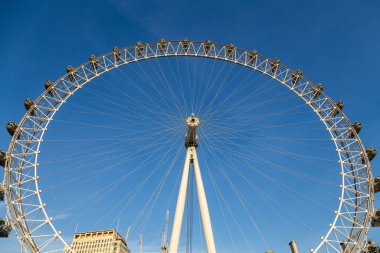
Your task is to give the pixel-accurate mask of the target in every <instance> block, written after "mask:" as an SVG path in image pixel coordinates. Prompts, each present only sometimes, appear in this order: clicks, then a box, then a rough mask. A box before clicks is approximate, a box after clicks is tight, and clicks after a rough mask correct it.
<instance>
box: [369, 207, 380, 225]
mask: <svg viewBox="0 0 380 253" xmlns="http://www.w3.org/2000/svg"><path fill="white" fill-rule="evenodd" d="M371 226H372V227H380V209H378V210H376V212H375V214H374V215H373V216H372V220H371Z"/></svg>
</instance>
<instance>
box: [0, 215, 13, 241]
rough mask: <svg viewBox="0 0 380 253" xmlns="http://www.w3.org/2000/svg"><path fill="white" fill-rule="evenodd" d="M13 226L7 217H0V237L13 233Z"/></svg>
mask: <svg viewBox="0 0 380 253" xmlns="http://www.w3.org/2000/svg"><path fill="white" fill-rule="evenodd" d="M11 231H12V228H11V226H10V225H9V224H8V222H7V220H6V219H4V218H3V219H0V237H2V238H7V237H8V236H9V234H10V233H11Z"/></svg>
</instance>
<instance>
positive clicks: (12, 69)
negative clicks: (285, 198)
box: [0, 0, 380, 253]
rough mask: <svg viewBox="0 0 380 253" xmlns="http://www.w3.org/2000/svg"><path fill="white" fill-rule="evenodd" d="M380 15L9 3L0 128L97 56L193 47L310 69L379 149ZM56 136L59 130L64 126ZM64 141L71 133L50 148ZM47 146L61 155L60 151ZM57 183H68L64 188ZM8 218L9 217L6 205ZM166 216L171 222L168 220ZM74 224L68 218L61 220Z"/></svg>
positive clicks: (279, 4)
mask: <svg viewBox="0 0 380 253" xmlns="http://www.w3.org/2000/svg"><path fill="white" fill-rule="evenodd" d="M379 12H380V3H379V2H377V1H365V2H364V1H334V2H332V1H313V2H311V1H261V2H259V1H133V2H132V1H116V0H115V1H107V2H106V1H82V2H79V1H38V2H37V1H36V2H30V1H19V2H14V3H11V2H6V3H5V2H4V3H2V5H1V8H0V35H1V39H0V53H1V54H0V55H1V58H0V66H1V68H0V76H1V81H0V87H1V94H2V96H1V102H0V103H1V108H2V110H1V113H0V125H4V126H5V124H6V122H7V121H9V120H13V121H16V122H17V121H19V120H20V119H21V117H22V115H23V114H24V112H25V111H24V108H23V104H22V103H23V101H24V99H25V98H26V97H31V98H33V99H35V98H37V97H38V96H39V94H40V93H41V92H42V91H43V82H44V81H45V80H46V79H52V80H55V79H56V78H58V77H59V76H60V75H62V74H63V73H64V72H65V68H66V66H67V65H73V66H76V65H79V64H81V63H83V62H84V61H86V60H87V58H88V56H89V55H90V54H92V53H94V54H96V55H100V54H103V53H105V52H108V51H110V50H111V49H112V47H113V46H115V45H117V46H119V47H123V46H127V45H133V44H134V43H136V41H143V42H149V41H157V40H159V39H160V38H165V39H166V40H178V39H182V38H184V37H187V38H189V39H192V40H206V39H211V40H213V41H215V42H220V43H226V44H227V43H234V44H235V45H236V46H238V47H241V48H246V49H257V50H258V51H259V52H260V53H262V54H263V55H266V56H268V57H278V58H280V59H281V61H282V62H283V63H284V64H285V65H287V66H289V67H291V68H294V69H296V68H301V69H302V70H303V73H304V75H305V76H307V77H308V78H309V79H311V80H313V81H314V82H321V83H323V84H324V85H325V91H326V92H327V94H329V96H330V97H332V98H333V99H334V100H338V99H342V100H344V102H345V108H344V111H345V113H346V115H347V116H348V117H349V118H350V119H351V120H352V121H361V122H362V123H363V125H364V128H363V130H362V132H361V133H360V136H361V138H362V140H363V142H364V144H365V146H375V147H379V146H380V145H379V144H380V133H379V131H378V129H379V127H380V112H379V111H378V108H379V105H380V86H379V77H378V76H379V67H378V66H379V63H378V62H379V58H380V44H379V41H380V32H379V26H380V15H379V14H378V13H379ZM126 71H128V70H126ZM126 73H128V72H126ZM109 78H110V79H109V80H112V78H114V77H112V76H111V77H109ZM136 80H137V79H136ZM97 84H100V86H101V84H102V83H101V82H99V83H97ZM94 87H95V86H94ZM100 91H101V90H100ZM86 94H87V95H88V94H89V93H83V94H82V95H86ZM78 101H79V100H78ZM69 108H70V107H68V109H69ZM70 109H75V106H73V107H72V108H70ZM275 109H276V107H273V108H272V110H275ZM67 112H69V111H67ZM65 115H66V116H67V115H68V114H65V113H64V112H63V114H62V120H65V119H67V118H64V117H65ZM312 116H314V115H312ZM76 117H77V118H79V114H78V115H77V116H76ZM308 119H309V118H308ZM83 120H87V121H86V122H87V123H88V122H91V120H90V119H83ZM108 120H109V119H108ZM108 123H109V122H108ZM61 126H62V125H61ZM56 127H57V129H60V128H59V127H60V125H58V124H57V126H56ZM52 129H54V128H52ZM65 134H69V131H68V130H67V132H63V133H62V135H61V136H60V135H54V134H53V133H52V134H51V135H47V136H46V138H47V139H49V138H51V139H58V138H60V137H62V136H64V135H65ZM79 134H80V133H78V135H79ZM272 134H274V135H275V134H276V133H272ZM326 136H327V135H325V137H326ZM66 137H67V136H66ZM305 137H306V135H305ZM0 140H1V141H0V148H1V149H7V147H8V143H9V141H10V137H9V135H8V133H7V132H6V130H5V127H4V128H3V131H0ZM181 141H182V140H181ZM271 144H272V143H271ZM329 144H330V143H329ZM47 145H50V146H47V147H52V148H53V147H54V145H55V144H47ZM327 146H328V145H327ZM68 150H69V149H67V150H66V151H68ZM334 155H335V154H332V156H333V157H334ZM57 157H58V156H57ZM329 158H330V156H329ZM181 163H182V162H178V164H179V166H181ZM372 164H373V170H374V174H375V175H380V168H379V165H380V163H379V161H376V160H375V161H374V162H373V163H372ZM205 174H206V173H205ZM114 176H115V177H116V176H118V174H117V172H116V174H115V175H114ZM64 180H68V175H66V177H64ZM51 182H56V183H57V184H58V183H62V182H59V180H57V179H52V181H51ZM46 187H49V183H48V182H47V183H46ZM298 190H301V189H298ZM210 191H212V189H211V188H210ZM83 194H85V192H84V193H83ZM111 200H114V199H110V201H111ZM57 206H58V205H57ZM377 207H378V208H380V199H379V196H377ZM52 212H54V210H52ZM0 214H2V215H5V208H4V206H3V205H2V204H0ZM70 215H72V216H74V215H73V214H72V213H71V214H70ZM92 215H95V214H94V213H92ZM157 216H158V217H163V215H161V213H159V214H157ZM91 217H92V216H91ZM65 218H67V217H63V215H62V217H61V219H62V220H64V219H65ZM70 218H73V217H70ZM73 219H74V218H73ZM218 219H219V220H217V221H215V223H216V224H219V223H222V222H221V219H222V218H221V217H218ZM74 220H75V219H74ZM160 222H162V220H160V221H159V223H160ZM326 222H327V221H326ZM84 223H85V222H84ZM74 224H75V222H74ZM113 225H114V224H113ZM311 225H313V222H312V223H311ZM216 226H217V225H216ZM126 227H128V224H124V225H123V226H122V232H123V233H124V232H125V230H126ZM85 228H86V227H85V226H84V228H83V229H85ZM378 230H379V229H378ZM281 232H282V231H281ZM371 236H372V237H373V238H376V237H377V238H379V237H380V232H379V231H375V232H373V233H372V234H371ZM148 238H149V237H148ZM283 239H284V240H288V238H286V237H285V238H283ZM147 244H149V243H148V242H147ZM15 245H16V241H15V239H14V236H13V235H12V236H11V238H10V239H8V240H0V251H1V252H3V249H4V252H7V253H8V252H9V253H14V252H18V248H17V246H15ZM285 246H286V245H285ZM260 249H261V247H260ZM135 250H137V249H135ZM261 251H262V250H261Z"/></svg>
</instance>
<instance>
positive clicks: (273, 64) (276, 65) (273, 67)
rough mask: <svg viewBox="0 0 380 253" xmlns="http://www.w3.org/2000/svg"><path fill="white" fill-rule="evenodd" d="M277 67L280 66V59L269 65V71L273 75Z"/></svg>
mask: <svg viewBox="0 0 380 253" xmlns="http://www.w3.org/2000/svg"><path fill="white" fill-rule="evenodd" d="M278 65H280V59H277V58H276V59H274V60H273V61H272V63H271V64H270V70H271V71H272V73H273V74H274V73H275V72H276V71H277V68H278Z"/></svg>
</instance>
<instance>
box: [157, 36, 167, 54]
mask: <svg viewBox="0 0 380 253" xmlns="http://www.w3.org/2000/svg"><path fill="white" fill-rule="evenodd" d="M158 48H159V49H160V52H161V53H164V52H165V51H166V41H165V40H164V39H160V41H159V42H158Z"/></svg>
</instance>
